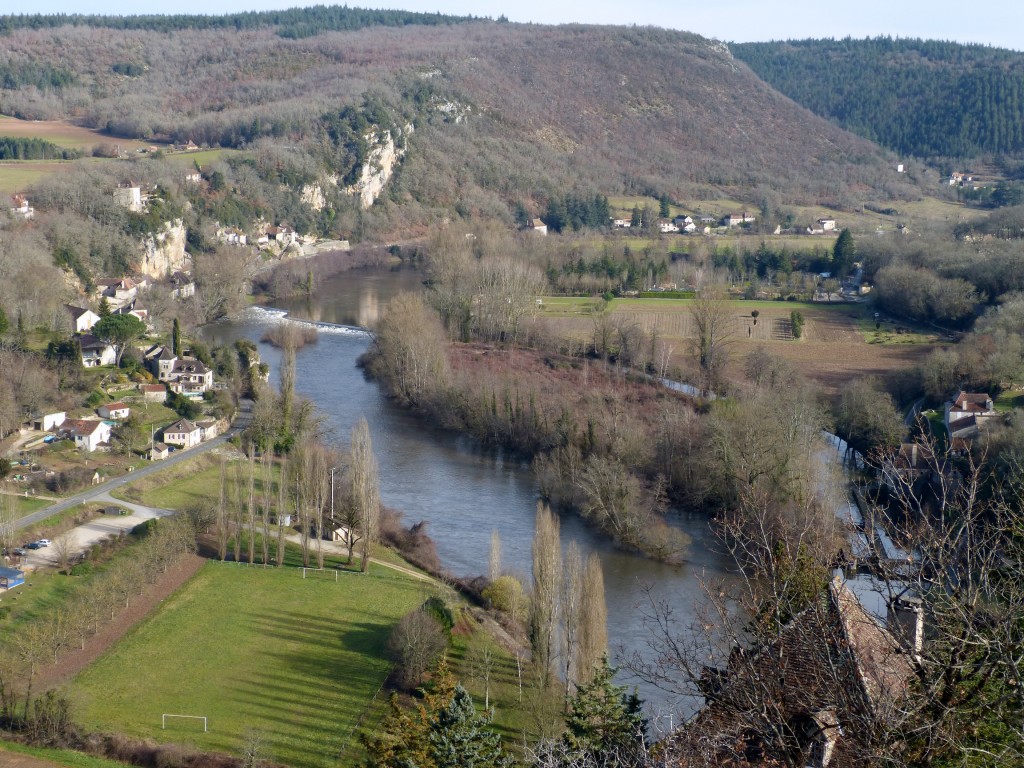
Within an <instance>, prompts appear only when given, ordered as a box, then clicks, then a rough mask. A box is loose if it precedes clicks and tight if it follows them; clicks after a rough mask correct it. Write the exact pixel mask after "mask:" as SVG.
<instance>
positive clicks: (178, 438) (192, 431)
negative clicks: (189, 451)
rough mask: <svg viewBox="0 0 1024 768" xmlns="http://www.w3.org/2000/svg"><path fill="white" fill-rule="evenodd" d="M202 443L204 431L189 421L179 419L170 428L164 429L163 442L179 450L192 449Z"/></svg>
mask: <svg viewBox="0 0 1024 768" xmlns="http://www.w3.org/2000/svg"><path fill="white" fill-rule="evenodd" d="M201 441H202V431H201V430H200V429H199V427H198V426H197V425H196V424H194V423H193V422H191V421H189V420H188V419H179V420H178V421H176V422H174V423H173V424H171V425H170V426H169V427H164V439H163V442H164V443H166V444H167V445H174V446H177V447H179V448H191V447H193V446H195V445H199V443H200V442H201Z"/></svg>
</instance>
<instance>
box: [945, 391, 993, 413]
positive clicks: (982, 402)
mask: <svg viewBox="0 0 1024 768" xmlns="http://www.w3.org/2000/svg"><path fill="white" fill-rule="evenodd" d="M990 402H992V396H991V395H989V394H988V393H987V392H964V391H963V390H961V391H960V393H959V394H958V395H957V396H956V400H954V401H953V407H954V408H957V409H958V410H961V411H977V412H982V411H987V410H988V404H989V403H990Z"/></svg>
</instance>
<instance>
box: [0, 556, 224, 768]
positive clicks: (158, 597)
mask: <svg viewBox="0 0 1024 768" xmlns="http://www.w3.org/2000/svg"><path fill="white" fill-rule="evenodd" d="M205 562H206V560H204V559H203V558H201V557H199V556H198V555H191V556H189V557H186V558H184V559H183V560H182V561H181V562H180V563H178V565H177V566H175V567H174V568H173V569H171V570H170V571H168V572H167V573H165V574H164V576H163V578H162V579H160V581H158V582H157V583H156V584H153V585H152V586H150V587H149V588H148V589H147V590H146V591H145V592H143V593H142V594H141V595H136V596H135V598H134V599H133V600H132V603H131V606H130V607H129V608H127V609H126V610H122V611H121V612H119V613H118V614H117V616H116V617H115V619H114V620H113V621H111V622H108V623H107V624H105V625H104V626H103V627H101V628H100V632H99V634H98V635H94V636H92V637H90V638H89V640H88V641H87V642H86V644H85V649H84V650H83V649H82V648H80V647H77V646H76V647H75V648H74V649H72V650H70V651H68V652H66V653H64V654H63V655H62V656H61V657H60V659H59V661H58V662H57V663H56V664H49V665H47V666H46V667H44V668H42V669H40V670H39V676H38V677H37V678H36V683H35V685H36V686H38V689H39V690H46V689H48V688H54V687H56V686H58V685H61V684H62V683H65V682H67V681H68V680H70V679H71V678H73V677H74V676H75V675H77V674H78V673H79V672H81V671H82V670H83V669H85V668H86V667H87V666H89V665H90V664H92V662H94V661H95V660H96V659H98V658H99V657H100V656H102V655H103V654H104V653H106V652H107V650H108V649H109V648H110V647H111V646H113V645H114V643H116V642H117V641H118V640H120V639H121V638H122V637H124V636H125V635H126V634H128V631H129V630H130V629H131V628H132V627H134V626H135V625H136V624H138V623H139V622H141V621H142V620H143V619H145V618H146V617H147V616H149V614H150V613H152V612H153V610H154V609H155V608H156V607H157V606H158V605H159V604H160V603H161V602H163V601H164V600H165V599H166V598H168V597H170V596H171V595H172V594H174V592H175V591H176V590H177V589H178V588H179V587H181V586H182V585H183V584H184V583H185V582H187V581H188V580H189V579H191V578H192V577H193V576H194V575H195V573H196V572H197V571H198V570H199V569H200V568H201V567H202V566H203V563H205ZM4 758H6V754H5V755H4ZM0 765H3V766H4V767H5V768H6V765H7V764H6V763H5V762H4V761H3V760H0Z"/></svg>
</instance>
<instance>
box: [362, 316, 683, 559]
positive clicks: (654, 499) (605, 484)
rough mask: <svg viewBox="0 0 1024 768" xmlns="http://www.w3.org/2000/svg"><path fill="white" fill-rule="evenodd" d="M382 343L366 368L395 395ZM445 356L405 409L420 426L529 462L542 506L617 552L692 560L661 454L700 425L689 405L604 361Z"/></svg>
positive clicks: (456, 348)
mask: <svg viewBox="0 0 1024 768" xmlns="http://www.w3.org/2000/svg"><path fill="white" fill-rule="evenodd" d="M390 328H391V327H390V326H384V327H383V328H382V330H381V334H386V333H388V332H389V331H390ZM387 342H388V340H387V338H384V337H382V339H381V341H380V343H379V344H377V345H375V346H374V347H371V348H370V350H369V351H368V353H367V355H366V356H365V357H364V358H362V360H361V364H362V365H364V367H365V368H366V369H367V370H368V371H369V372H370V374H371V375H373V376H375V377H376V378H377V379H378V380H380V381H381V382H382V383H383V384H384V386H385V387H387V388H389V389H391V390H392V391H394V390H395V389H396V384H397V382H396V381H395V380H394V377H395V376H401V375H403V369H402V368H401V366H396V365H392V364H388V362H389V361H387V360H384V359H383V356H386V355H388V354H389V351H388V349H389V347H388V343H387ZM444 354H445V355H446V360H445V363H446V366H447V369H446V371H445V372H444V373H443V374H442V375H439V376H438V378H437V380H436V381H434V382H427V383H426V385H425V392H424V396H423V397H422V398H421V399H420V400H419V401H418V402H416V403H409V405H411V406H414V410H415V412H416V413H417V414H418V415H419V417H420V418H422V419H423V420H424V421H426V422H427V423H428V424H430V425H432V426H435V427H442V428H444V429H451V430H455V431H457V432H460V433H463V434H467V435H470V436H472V437H473V438H475V439H477V440H479V441H481V442H482V443H484V444H488V445H495V446H500V447H502V448H506V449H511V450H513V451H516V452H518V453H520V454H522V455H523V456H526V457H528V458H529V459H530V460H532V462H533V470H534V473H535V475H536V477H537V480H538V484H539V487H540V493H541V497H542V498H544V499H545V500H546V501H548V502H549V503H551V504H552V505H553V506H556V507H558V508H561V509H565V510H570V511H572V512H574V513H576V514H579V515H580V516H581V517H582V518H583V519H584V520H586V521H587V522H588V523H589V524H590V525H593V526H594V527H595V528H597V529H598V530H600V531H601V532H602V533H603V534H604V535H606V536H607V537H608V538H609V539H610V540H612V541H613V542H614V543H615V544H616V546H619V547H621V548H623V549H625V550H627V551H634V552H639V553H643V554H644V555H646V556H649V557H652V558H655V559H658V560H663V561H666V562H680V561H681V560H682V559H683V558H684V557H685V553H686V549H687V547H688V546H689V543H690V541H689V538H688V537H687V536H686V535H685V534H684V533H682V532H681V531H679V530H678V529H676V528H673V527H672V526H671V525H669V524H668V523H667V522H666V513H667V510H668V506H667V497H668V493H670V492H671V491H672V490H674V489H675V488H674V487H673V485H672V484H671V483H670V478H672V477H673V474H674V471H675V470H674V468H673V467H672V466H669V465H666V464H665V462H664V459H665V455H664V453H663V451H664V449H665V448H666V447H667V445H668V444H670V443H671V442H672V441H673V439H674V438H673V436H672V435H671V433H670V432H669V431H667V430H666V429H665V426H666V425H675V424H679V423H680V418H681V415H682V414H690V415H693V414H694V407H693V405H692V401H691V399H690V398H689V397H687V396H686V395H683V394H682V393H680V392H676V391H673V390H671V389H668V388H666V387H662V386H659V385H658V384H657V382H653V381H651V380H650V379H648V378H647V377H643V376H632V375H630V374H629V373H628V372H626V371H624V370H622V369H621V368H618V367H616V366H614V365H611V364H608V363H606V362H604V361H601V360H595V359H589V358H577V357H569V356H566V355H561V354H558V353H555V352H548V351H544V350H539V349H526V348H521V347H514V346H496V345H491V344H481V343H469V344H461V343H451V344H448V345H446V347H445V352H444ZM682 418H683V420H686V418H687V417H686V416H682Z"/></svg>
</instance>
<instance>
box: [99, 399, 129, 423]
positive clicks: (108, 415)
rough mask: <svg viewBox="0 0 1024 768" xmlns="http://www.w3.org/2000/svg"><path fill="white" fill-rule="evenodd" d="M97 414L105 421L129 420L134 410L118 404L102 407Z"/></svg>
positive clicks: (108, 404)
mask: <svg viewBox="0 0 1024 768" xmlns="http://www.w3.org/2000/svg"><path fill="white" fill-rule="evenodd" d="M97 412H98V413H99V415H100V416H102V417H103V418H104V419H115V420H118V421H119V420H121V419H127V418H128V417H129V416H130V415H131V413H132V409H131V408H129V407H128V406H127V405H126V404H124V403H122V402H116V403H107V404H106V405H101V406H100V407H99V408H98V409H97Z"/></svg>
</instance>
